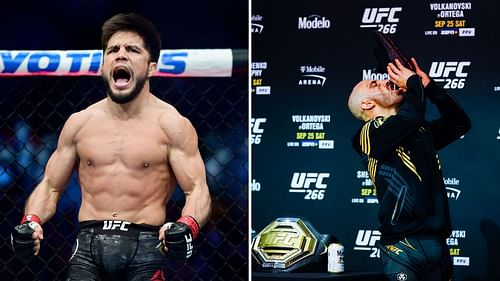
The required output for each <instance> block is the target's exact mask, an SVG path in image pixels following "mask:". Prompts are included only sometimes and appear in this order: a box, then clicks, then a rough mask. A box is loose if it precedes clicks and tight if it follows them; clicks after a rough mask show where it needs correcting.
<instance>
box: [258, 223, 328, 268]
mask: <svg viewBox="0 0 500 281" xmlns="http://www.w3.org/2000/svg"><path fill="white" fill-rule="evenodd" d="M329 240H330V236H329V235H327V234H320V233H319V232H318V231H316V229H314V227H313V226H312V224H311V223H309V222H308V221H306V220H304V219H300V218H286V217H284V218H277V219H276V220H275V221H273V222H271V223H270V224H269V225H268V226H266V227H265V228H264V229H263V230H262V231H261V232H259V233H258V234H257V235H256V236H255V238H254V239H253V241H252V257H253V260H254V261H255V262H254V263H255V264H256V267H255V268H254V269H255V270H257V271H271V272H291V271H296V270H297V269H302V270H313V269H316V268H318V269H317V270H318V271H324V270H326V267H327V263H326V262H327V251H328V243H329Z"/></svg>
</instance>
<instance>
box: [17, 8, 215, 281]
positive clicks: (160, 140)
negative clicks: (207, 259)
mask: <svg viewBox="0 0 500 281" xmlns="http://www.w3.org/2000/svg"><path fill="white" fill-rule="evenodd" d="M102 44H103V64H102V77H103V79H104V81H105V83H106V85H107V87H108V96H107V97H106V98H104V99H102V100H101V101H99V102H97V103H95V104H93V105H91V106H89V107H88V108H87V109H85V110H82V111H80V112H77V113H74V114H73V115H71V116H70V117H69V119H68V120H67V121H66V123H65V125H64V127H63V129H62V131H61V134H60V137H59V142H58V145H57V148H56V150H55V151H54V153H53V154H52V156H51V157H50V159H49V161H48V163H47V166H46V170H45V174H44V177H43V179H42V181H41V182H40V183H39V184H38V186H37V187H36V188H35V190H34V191H33V193H32V194H31V196H30V197H29V199H28V201H27V203H26V206H25V216H24V218H23V219H22V221H21V224H20V225H19V226H17V227H15V229H14V231H13V235H12V244H13V247H14V250H15V252H16V255H17V256H18V257H20V258H21V259H23V260H25V261H29V260H30V258H31V257H32V256H34V255H38V252H39V250H40V242H41V240H42V239H43V229H42V224H43V223H44V222H47V221H48V220H49V219H50V218H51V217H52V216H53V215H54V213H55V211H56V205H57V201H58V199H59V198H60V197H61V195H62V193H63V191H64V189H65V186H66V184H67V182H68V180H69V178H70V176H71V174H72V172H73V169H74V168H75V167H76V168H77V169H78V176H79V181H80V185H81V191H82V203H81V207H80V210H79V214H78V220H79V222H80V224H81V226H82V228H81V230H80V232H79V234H78V237H77V241H76V243H75V246H74V248H73V255H72V256H71V258H70V266H69V270H68V280H101V279H103V280H115V279H116V280H164V278H165V277H164V264H165V258H164V255H165V254H166V255H167V256H171V257H174V258H183V259H185V258H188V257H189V256H191V254H192V249H193V245H192V241H193V240H194V239H195V238H196V236H197V235H198V233H199V227H201V226H203V225H204V224H205V223H206V221H207V219H208V216H209V213H210V205H211V200H210V195H209V191H208V186H207V183H206V178H205V167H204V164H203V161H202V159H201V156H200V152H199V150H198V137H197V134H196V131H195V129H194V128H193V126H192V125H191V123H190V122H189V121H188V120H187V119H186V118H184V117H183V116H181V115H180V114H179V112H178V111H177V110H176V109H175V108H174V107H173V106H171V105H169V104H167V103H165V102H163V101H161V100H160V99H158V98H157V97H155V96H154V95H152V94H151V92H150V84H149V77H151V75H152V74H153V73H154V71H155V70H156V62H157V60H158V57H159V52H160V50H161V40H160V36H159V34H158V32H157V31H156V28H155V27H154V25H153V24H152V23H151V22H149V21H148V20H146V19H145V18H143V17H141V16H138V15H135V14H119V15H116V16H114V17H112V18H110V19H109V20H108V21H106V22H105V23H104V25H103V27H102ZM177 183H178V184H179V185H180V187H181V188H182V190H183V192H184V194H185V197H186V201H185V205H184V207H183V209H182V216H181V218H180V219H179V220H178V221H177V222H169V223H166V224H164V222H165V219H166V203H167V201H168V200H169V199H170V197H171V195H172V193H173V192H174V190H175V188H176V184H177ZM163 224H164V225H163ZM162 225H163V226H162ZM161 226H162V227H161ZM160 227H161V228H160ZM159 240H160V241H159ZM159 242H160V243H159Z"/></svg>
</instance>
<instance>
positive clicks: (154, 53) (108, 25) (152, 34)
mask: <svg viewBox="0 0 500 281" xmlns="http://www.w3.org/2000/svg"><path fill="white" fill-rule="evenodd" d="M118 31H131V32H135V33H137V34H138V35H139V36H140V37H141V38H142V40H143V41H144V47H145V48H146V50H148V52H149V54H150V61H153V62H157V61H158V58H159V57H160V50H161V37H160V34H159V33H158V30H156V27H155V25H154V24H153V23H152V22H151V21H149V20H148V19H146V18H145V17H143V16H141V15H138V14H134V13H129V14H124V13H121V14H117V15H115V16H113V17H111V18H110V19H108V20H107V21H106V22H104V24H103V25H102V36H101V42H102V49H103V51H105V50H106V48H107V46H108V41H109V38H111V36H113V34H115V33H116V32H118Z"/></svg>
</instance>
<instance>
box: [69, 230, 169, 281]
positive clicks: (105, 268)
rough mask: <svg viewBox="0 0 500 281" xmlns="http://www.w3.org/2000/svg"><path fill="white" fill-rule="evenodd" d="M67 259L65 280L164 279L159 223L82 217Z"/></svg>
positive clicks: (164, 261)
mask: <svg viewBox="0 0 500 281" xmlns="http://www.w3.org/2000/svg"><path fill="white" fill-rule="evenodd" d="M80 224H81V226H82V228H81V230H80V232H79V233H78V236H77V239H76V241H75V245H74V246H73V251H72V253H73V254H72V255H71V258H70V262H69V268H68V275H67V279H66V280H67V281H76V280H82V281H83V280H86V281H89V280H99V281H104V280H106V281H107V280H128V281H138V280H141V281H142V280H153V281H164V280H166V277H165V263H166V260H165V257H164V256H163V254H162V253H161V252H160V248H157V246H158V244H159V242H160V241H159V240H158V230H159V229H160V227H158V226H150V225H144V224H140V225H139V224H133V223H130V222H125V221H84V222H81V223H80Z"/></svg>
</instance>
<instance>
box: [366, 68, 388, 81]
mask: <svg viewBox="0 0 500 281" xmlns="http://www.w3.org/2000/svg"><path fill="white" fill-rule="evenodd" d="M387 79H389V75H388V74H387V73H378V72H373V71H372V70H371V69H363V80H387Z"/></svg>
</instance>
